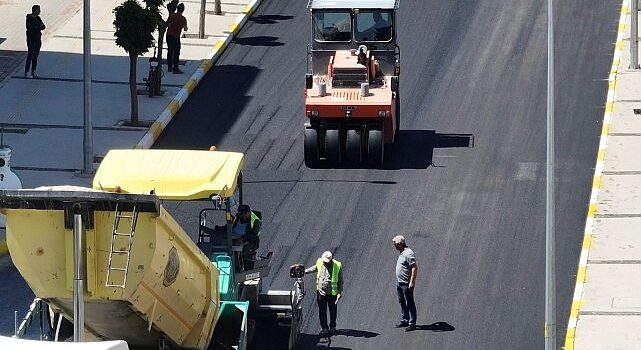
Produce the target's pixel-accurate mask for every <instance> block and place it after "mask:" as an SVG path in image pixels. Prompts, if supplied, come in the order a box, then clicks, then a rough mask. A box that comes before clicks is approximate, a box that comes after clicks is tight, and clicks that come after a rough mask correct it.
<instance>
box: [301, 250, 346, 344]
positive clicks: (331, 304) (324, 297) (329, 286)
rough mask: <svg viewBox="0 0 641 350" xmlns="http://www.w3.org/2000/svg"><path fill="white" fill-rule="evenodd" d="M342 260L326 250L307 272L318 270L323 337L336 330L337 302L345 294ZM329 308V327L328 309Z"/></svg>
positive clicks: (318, 299) (317, 299)
mask: <svg viewBox="0 0 641 350" xmlns="http://www.w3.org/2000/svg"><path fill="white" fill-rule="evenodd" d="M341 265H342V264H341V262H340V261H338V260H336V259H334V257H333V255H332V252H329V251H327V252H324V253H323V255H322V256H321V257H320V258H318V260H316V264H315V265H314V266H312V267H310V268H308V269H306V270H305V273H312V272H316V302H317V303H318V317H319V319H320V324H321V331H320V333H319V335H320V336H321V337H329V336H330V335H332V334H334V333H335V332H336V304H338V301H339V300H340V299H341V296H342V294H343V269H342V268H341V267H342V266H341ZM328 308H329V327H328V325H327V309H328Z"/></svg>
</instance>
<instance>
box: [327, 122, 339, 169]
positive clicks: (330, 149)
mask: <svg viewBox="0 0 641 350" xmlns="http://www.w3.org/2000/svg"><path fill="white" fill-rule="evenodd" d="M325 156H326V157H327V161H328V162H330V163H339V162H340V161H341V142H340V134H339V132H338V130H327V131H326V132H325Z"/></svg>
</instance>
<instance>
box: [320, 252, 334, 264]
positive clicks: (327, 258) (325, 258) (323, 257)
mask: <svg viewBox="0 0 641 350" xmlns="http://www.w3.org/2000/svg"><path fill="white" fill-rule="evenodd" d="M321 260H322V261H323V262H326V263H328V262H330V261H331V260H332V252H330V251H327V252H325V253H323V255H321Z"/></svg>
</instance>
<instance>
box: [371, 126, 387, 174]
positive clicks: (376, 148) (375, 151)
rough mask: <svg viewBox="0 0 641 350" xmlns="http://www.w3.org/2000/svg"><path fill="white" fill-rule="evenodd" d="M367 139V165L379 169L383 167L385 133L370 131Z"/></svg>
mask: <svg viewBox="0 0 641 350" xmlns="http://www.w3.org/2000/svg"><path fill="white" fill-rule="evenodd" d="M367 136H368V138H367V163H368V164H369V165H371V166H375V167H379V166H382V165H383V152H384V148H385V145H384V143H383V131H381V130H370V131H369V133H368V135H367Z"/></svg>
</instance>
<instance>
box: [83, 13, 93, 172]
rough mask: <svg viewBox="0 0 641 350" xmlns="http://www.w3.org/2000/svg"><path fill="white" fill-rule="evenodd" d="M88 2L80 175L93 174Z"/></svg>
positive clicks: (84, 35)
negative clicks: (81, 165)
mask: <svg viewBox="0 0 641 350" xmlns="http://www.w3.org/2000/svg"><path fill="white" fill-rule="evenodd" d="M89 2H90V0H84V2H83V8H82V10H83V11H82V13H83V26H82V44H83V50H82V59H83V60H82V69H83V84H82V88H83V104H82V105H83V112H84V123H83V131H84V133H83V138H82V150H83V167H82V174H85V175H89V174H93V130H92V129H93V126H92V122H91V20H90V18H91V12H90V8H89Z"/></svg>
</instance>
